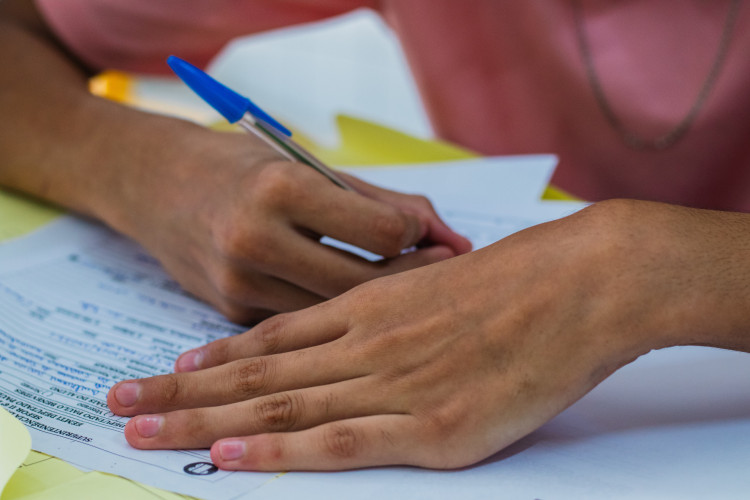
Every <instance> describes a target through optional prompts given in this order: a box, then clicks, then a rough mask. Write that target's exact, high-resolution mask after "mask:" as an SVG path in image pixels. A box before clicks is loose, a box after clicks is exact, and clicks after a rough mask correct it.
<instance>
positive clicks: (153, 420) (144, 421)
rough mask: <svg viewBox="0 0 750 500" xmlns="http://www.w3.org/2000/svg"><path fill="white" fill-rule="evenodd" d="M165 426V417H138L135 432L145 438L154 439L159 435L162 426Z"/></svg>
mask: <svg viewBox="0 0 750 500" xmlns="http://www.w3.org/2000/svg"><path fill="white" fill-rule="evenodd" d="M163 424H164V417H160V416H158V415H149V416H147V417H136V419H135V430H136V431H138V434H139V435H140V436H141V437H144V438H150V437H154V436H156V435H157V434H159V431H160V430H161V426H162V425H163Z"/></svg>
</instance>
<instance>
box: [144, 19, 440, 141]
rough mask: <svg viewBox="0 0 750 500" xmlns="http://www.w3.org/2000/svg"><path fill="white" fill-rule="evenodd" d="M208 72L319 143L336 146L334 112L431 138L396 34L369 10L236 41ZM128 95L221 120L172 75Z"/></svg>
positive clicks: (173, 110)
mask: <svg viewBox="0 0 750 500" xmlns="http://www.w3.org/2000/svg"><path fill="white" fill-rule="evenodd" d="M208 72H209V73H210V74H211V75H212V76H214V77H215V78H217V79H218V80H220V81H221V82H222V83H225V84H226V85H228V86H229V87H231V88H234V89H235V90H237V91H238V92H240V93H242V94H244V95H246V96H247V97H249V98H250V99H251V100H252V101H254V102H255V103H256V104H258V105H259V106H260V107H261V108H263V109H265V110H266V111H267V112H268V113H270V114H271V115H272V116H274V117H275V118H277V119H278V120H279V121H281V122H282V123H284V124H285V125H289V126H291V127H293V128H295V129H297V130H299V131H300V132H303V133H304V134H305V135H307V136H309V137H310V138H312V139H313V140H314V141H316V142H318V143H319V144H321V145H324V146H329V147H332V146H335V145H336V144H337V141H338V134H337V131H336V127H335V123H334V117H335V115H336V114H338V113H344V114H349V115H352V116H355V117H358V118H363V119H366V120H370V121H373V122H376V123H379V124H382V125H385V126H388V127H391V128H394V129H397V130H400V131H402V132H406V133H408V134H411V135H414V136H417V137H421V138H430V137H432V136H433V133H432V130H431V128H430V125H429V122H428V119H427V116H426V114H425V111H424V108H423V106H422V104H421V101H420V99H419V94H418V92H417V89H416V86H415V84H414V81H413V79H412V77H411V73H410V72H409V68H408V65H407V63H406V60H405V58H404V55H403V52H402V51H401V47H400V45H399V42H398V39H397V38H396V36H395V35H394V34H393V32H392V31H391V30H390V28H389V27H388V26H387V25H386V24H385V23H384V22H383V20H382V19H381V18H380V16H378V15H377V14H375V13H374V12H372V11H370V10H367V9H360V10H357V11H354V12H352V13H349V14H347V15H344V16H340V17H337V18H332V19H328V20H325V21H322V22H319V23H314V24H307V25H303V26H297V27H291V28H284V29H281V30H276V31H273V32H267V33H262V34H259V35H253V36H250V37H244V38H240V39H237V40H235V41H233V42H232V43H230V44H229V45H228V46H227V47H225V48H224V49H223V50H222V52H221V53H219V54H218V56H217V57H216V58H215V59H214V60H213V62H212V63H211V64H210V65H209V67H208ZM134 93H135V95H134V97H135V98H136V100H137V101H138V102H142V103H144V105H146V106H147V107H150V108H156V109H159V110H161V111H164V112H167V113H173V114H180V115H182V116H186V117H189V118H192V119H195V120H197V121H201V122H203V123H206V122H213V121H218V120H220V119H221V117H220V116H219V115H218V114H216V113H215V112H213V111H212V110H211V109H210V108H209V107H208V106H207V105H206V104H205V103H203V102H202V101H201V100H200V99H199V98H197V97H196V96H195V95H194V94H192V92H191V91H190V90H189V89H188V88H187V87H186V86H184V85H183V84H182V83H180V82H179V81H177V80H176V79H171V78H155V77H139V78H138V79H137V80H136V84H135V86H134Z"/></svg>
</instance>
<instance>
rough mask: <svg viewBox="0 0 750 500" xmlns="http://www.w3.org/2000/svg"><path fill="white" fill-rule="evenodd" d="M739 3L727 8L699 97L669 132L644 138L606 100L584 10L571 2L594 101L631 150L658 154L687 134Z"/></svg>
mask: <svg viewBox="0 0 750 500" xmlns="http://www.w3.org/2000/svg"><path fill="white" fill-rule="evenodd" d="M740 2H741V0H732V2H731V4H730V5H729V12H728V13H727V17H726V20H725V21H724V27H723V29H722V32H721V39H720V40H719V47H718V48H717V49H716V56H714V60H713V62H712V63H711V68H710V69H709V71H708V74H707V75H706V78H705V80H703V85H701V88H700V90H699V91H698V96H697V97H696V98H695V101H694V102H693V104H692V106H690V109H689V110H688V112H687V113H686V114H685V116H684V117H683V118H682V120H680V121H679V122H678V123H677V124H676V125H675V126H674V127H672V129H671V130H669V131H667V132H666V133H665V134H662V135H660V136H658V137H655V138H645V137H643V136H641V135H639V134H637V133H635V132H633V131H632V130H629V129H628V128H627V127H626V126H625V124H624V123H623V122H622V120H621V119H620V117H619V116H618V115H617V113H615V111H614V108H613V107H612V105H611V104H610V102H609V99H607V95H606V94H605V92H604V88H603V87H602V82H601V80H600V79H599V75H598V74H597V72H596V67H595V66H594V60H593V57H592V54H591V45H590V44H589V41H588V36H587V34H586V29H585V25H584V18H583V9H582V8H581V0H572V3H573V16H574V18H575V30H576V36H577V38H578V45H579V47H580V50H581V55H582V56H583V62H584V65H585V67H586V76H587V77H588V80H589V85H591V89H592V91H593V93H594V97H595V98H596V102H597V103H598V105H599V107H600V108H601V110H602V113H604V116H605V118H606V119H607V121H608V122H609V124H610V125H611V126H612V128H614V129H615V130H616V131H617V133H618V134H619V135H620V137H622V140H623V141H624V142H625V144H626V145H627V146H628V147H630V148H633V149H638V150H653V151H660V150H664V149H667V148H669V147H670V146H672V145H674V144H675V143H676V142H678V141H679V140H680V139H681V138H682V137H683V136H684V135H685V133H686V132H687V131H688V129H689V128H690V126H691V125H692V124H693V122H694V121H695V117H696V116H697V115H698V112H699V111H700V110H701V108H702V107H703V105H704V104H705V102H706V100H707V98H708V95H709V93H710V92H711V88H712V87H713V85H714V83H715V82H716V79H717V78H718V76H719V72H720V70H721V67H722V65H723V63H724V59H726V55H727V52H728V51H729V44H730V41H731V39H732V31H733V30H734V25H735V21H736V20H737V11H738V10H739V6H740Z"/></svg>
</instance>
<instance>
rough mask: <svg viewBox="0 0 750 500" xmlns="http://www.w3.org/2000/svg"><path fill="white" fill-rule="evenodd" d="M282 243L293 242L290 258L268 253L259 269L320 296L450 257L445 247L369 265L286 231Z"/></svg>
mask: <svg viewBox="0 0 750 500" xmlns="http://www.w3.org/2000/svg"><path fill="white" fill-rule="evenodd" d="M290 233H295V234H289V235H287V236H286V237H285V238H284V240H285V241H291V240H292V239H296V242H295V244H294V248H295V253H294V255H293V256H290V255H284V254H283V253H282V252H269V253H268V255H267V258H266V260H265V261H264V262H263V263H262V264H259V270H260V271H262V272H265V273H268V274H272V275H274V276H276V277H278V278H280V279H283V280H285V281H288V282H290V283H294V284H295V285H297V286H299V287H300V288H304V289H306V290H309V291H311V292H312V293H315V294H318V295H322V296H324V297H329V298H330V297H335V296H337V295H340V294H341V293H343V292H345V291H347V290H349V289H350V288H353V287H354V286H356V285H359V284H361V283H364V282H365V281H369V280H372V279H374V278H378V277H380V276H386V275H389V274H394V273H397V272H401V271H405V270H407V269H413V268H415V267H420V266H424V265H427V264H433V263H435V262H439V261H442V260H445V259H447V258H450V257H453V256H454V255H455V253H454V252H453V250H451V249H450V248H448V247H447V246H434V247H428V248H423V249H420V250H418V251H415V252H409V253H406V254H404V255H401V256H399V257H396V258H393V259H384V260H381V261H377V262H370V261H368V260H366V259H363V258H362V257H359V256H356V255H353V254H350V253H348V252H345V251H342V250H339V249H335V248H331V247H329V246H327V245H322V244H320V243H319V242H317V241H314V240H311V239H309V238H304V237H300V235H299V234H296V232H295V231H293V230H290Z"/></svg>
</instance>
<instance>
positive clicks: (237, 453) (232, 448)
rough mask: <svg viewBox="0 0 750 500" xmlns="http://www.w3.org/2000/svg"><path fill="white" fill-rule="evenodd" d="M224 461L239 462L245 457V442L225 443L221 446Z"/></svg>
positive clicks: (220, 451)
mask: <svg viewBox="0 0 750 500" xmlns="http://www.w3.org/2000/svg"><path fill="white" fill-rule="evenodd" d="M219 455H221V459H222V460H227V461H229V460H238V459H240V458H242V457H243V456H244V455H245V443H244V441H223V442H221V443H220V444H219Z"/></svg>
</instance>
